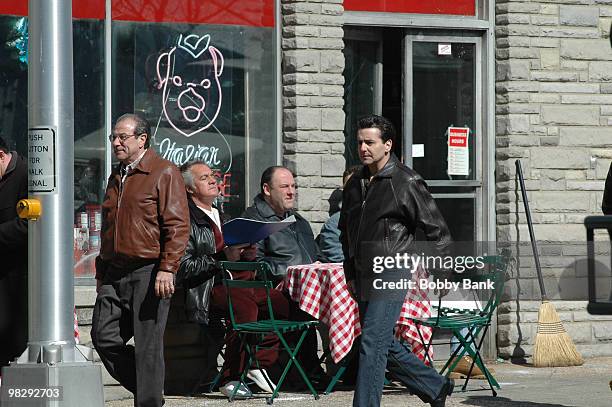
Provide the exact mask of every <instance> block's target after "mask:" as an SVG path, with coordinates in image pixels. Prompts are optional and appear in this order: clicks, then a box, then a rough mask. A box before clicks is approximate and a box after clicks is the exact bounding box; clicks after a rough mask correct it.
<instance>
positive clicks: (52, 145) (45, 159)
mask: <svg viewBox="0 0 612 407" xmlns="http://www.w3.org/2000/svg"><path fill="white" fill-rule="evenodd" d="M56 142H57V140H56V131H55V128H53V127H33V128H30V129H29V130H28V174H29V176H28V190H29V192H31V193H39V194H40V193H43V194H44V193H46V194H49V193H53V192H55V190H56V188H57V166H56V162H55V157H56Z"/></svg>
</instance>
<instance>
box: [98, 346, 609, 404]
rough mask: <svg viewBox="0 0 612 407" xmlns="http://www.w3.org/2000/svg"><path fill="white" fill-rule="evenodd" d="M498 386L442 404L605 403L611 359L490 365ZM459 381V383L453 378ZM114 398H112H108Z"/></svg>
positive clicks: (341, 395)
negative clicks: (569, 364) (542, 365)
mask: <svg viewBox="0 0 612 407" xmlns="http://www.w3.org/2000/svg"><path fill="white" fill-rule="evenodd" d="M491 367H493V368H494V369H495V371H496V377H497V379H498V381H499V382H500V384H501V386H502V389H501V390H499V391H498V394H497V397H493V396H492V395H491V391H490V390H488V388H486V387H485V386H486V382H484V381H481V380H475V381H470V384H469V386H468V391H467V392H465V393H462V392H461V391H460V388H459V387H456V388H455V393H453V396H452V397H451V398H449V399H448V400H447V402H446V405H447V406H448V407H458V406H485V407H489V406H490V407H564V406H567V407H569V406H572V407H610V406H612V391H611V390H610V387H609V381H610V380H612V357H600V358H592V359H587V360H586V362H585V364H584V365H583V366H578V367H563V368H534V367H531V366H530V365H513V364H510V363H492V364H491ZM457 383H458V384H459V383H461V384H462V383H463V381H462V380H461V381H458V382H457ZM105 396H106V400H109V401H107V402H106V406H107V407H128V406H132V405H133V404H132V403H133V401H132V400H131V399H117V398H121V397H130V396H131V394H130V393H128V392H127V391H125V390H123V389H119V388H117V387H110V386H107V387H106V388H105ZM352 397H353V392H352V391H336V392H334V393H332V394H330V395H328V396H324V395H322V396H321V398H320V399H319V400H318V401H315V400H314V399H313V398H312V396H310V395H307V394H297V393H281V396H279V398H277V399H276V400H274V404H273V405H279V406H291V407H301V406H319V407H321V406H324V407H327V406H330V407H347V406H350V405H351V402H352ZM111 399H114V400H111ZM217 405H218V406H227V405H228V402H227V398H225V397H224V396H223V395H222V394H221V393H213V394H209V395H202V396H199V397H191V398H190V397H167V398H166V405H165V406H166V407H179V406H181V407H183V406H185V407H191V406H193V407H195V406H217ZM232 405H234V406H236V407H240V406H261V407H263V406H266V401H265V399H258V400H244V401H235V402H234V403H233V404H232ZM382 405H383V406H386V407H396V406H407V407H412V406H415V407H417V406H428V404H424V403H422V402H421V401H420V400H419V399H418V398H417V397H415V396H412V395H410V394H408V393H407V392H405V391H404V390H403V388H402V387H399V386H398V385H395V386H389V387H386V388H385V391H384V395H383V399H382Z"/></svg>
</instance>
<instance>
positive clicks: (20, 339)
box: [0, 266, 28, 368]
mask: <svg viewBox="0 0 612 407" xmlns="http://www.w3.org/2000/svg"><path fill="white" fill-rule="evenodd" d="M0 267H1V266H0ZM27 276H28V270H27V267H24V268H20V269H16V270H10V271H9V272H7V273H5V274H2V273H0V368H1V367H2V366H8V364H9V362H12V361H13V360H15V359H16V358H18V357H19V356H21V354H22V353H23V352H24V351H25V348H26V345H27V342H28V278H27Z"/></svg>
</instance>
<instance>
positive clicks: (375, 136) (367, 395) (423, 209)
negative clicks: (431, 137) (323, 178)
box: [339, 116, 454, 407]
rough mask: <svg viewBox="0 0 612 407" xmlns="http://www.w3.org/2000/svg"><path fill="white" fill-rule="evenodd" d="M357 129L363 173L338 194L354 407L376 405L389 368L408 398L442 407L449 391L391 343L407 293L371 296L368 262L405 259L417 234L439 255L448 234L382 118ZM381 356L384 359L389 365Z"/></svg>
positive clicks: (371, 275) (446, 383)
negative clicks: (356, 336)
mask: <svg viewBox="0 0 612 407" xmlns="http://www.w3.org/2000/svg"><path fill="white" fill-rule="evenodd" d="M357 129H358V130H357V142H358V148H359V158H360V160H361V162H362V164H364V166H363V168H362V170H361V171H360V172H357V173H356V174H355V175H353V177H351V179H350V180H349V181H348V183H347V185H346V186H345V188H344V193H343V200H342V212H341V215H340V222H339V226H340V230H341V242H342V247H343V251H344V257H345V260H344V270H345V273H346V278H347V281H348V282H349V287H352V288H353V289H356V294H357V296H358V298H359V299H360V304H359V314H360V316H361V327H362V334H361V346H360V351H359V372H358V375H357V385H356V388H355V395H354V398H353V406H355V407H365V406H367V407H371V406H378V405H380V400H381V397H382V389H383V383H384V377H385V368H388V369H389V370H390V371H391V372H392V373H393V374H394V376H395V377H396V378H398V379H400V380H401V381H402V382H403V383H404V384H405V385H406V387H408V389H410V391H411V392H412V393H413V394H416V395H417V396H419V397H420V398H421V399H422V400H423V401H425V402H429V403H431V405H432V406H434V407H443V406H444V404H445V401H446V397H447V396H448V395H450V393H451V392H452V388H453V385H454V383H453V381H452V380H451V379H446V378H445V377H443V376H440V375H439V374H438V373H437V372H436V371H435V370H434V369H432V368H430V367H427V366H425V364H423V362H422V361H421V360H420V359H418V358H417V357H416V356H415V355H414V354H413V353H411V352H409V351H407V350H406V348H405V347H403V346H402V345H400V344H399V342H398V341H397V340H396V339H395V337H394V334H393V328H394V326H395V323H396V321H397V319H398V317H399V315H400V311H401V308H402V304H403V300H404V297H405V295H406V290H376V289H375V288H374V287H373V285H372V281H373V278H374V271H373V263H372V260H373V257H374V256H394V255H395V254H396V253H410V251H409V250H410V249H411V247H412V246H413V243H414V237H415V231H416V230H417V229H421V230H422V231H423V232H424V233H425V236H426V238H427V240H428V241H430V242H433V244H434V247H435V249H436V251H437V252H438V254H440V255H445V254H447V250H448V248H449V245H450V244H451V239H450V233H449V231H448V227H447V226H446V223H445V222H444V219H443V218H442V215H441V214H440V212H439V210H438V208H437V207H436V204H435V203H434V201H433V198H432V196H431V195H430V193H429V192H428V191H427V187H426V184H425V182H424V181H423V179H422V178H421V176H420V175H419V174H417V173H416V172H415V171H413V170H412V169H410V168H408V167H406V166H404V165H403V164H401V163H400V162H399V161H398V159H397V158H396V157H395V156H394V155H393V153H392V147H393V141H394V137H395V130H394V129H393V125H392V124H391V123H390V122H389V121H388V120H387V119H386V118H384V117H381V116H369V117H365V118H363V119H361V120H359V123H358V125H357ZM396 274H397V275H401V273H399V270H389V271H388V274H387V276H388V277H389V276H391V277H389V278H391V279H393V278H396ZM377 275H378V276H383V278H384V275H383V274H377ZM380 355H388V360H387V357H381V356H380ZM388 362H389V363H388Z"/></svg>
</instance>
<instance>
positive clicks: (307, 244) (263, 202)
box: [242, 166, 319, 280]
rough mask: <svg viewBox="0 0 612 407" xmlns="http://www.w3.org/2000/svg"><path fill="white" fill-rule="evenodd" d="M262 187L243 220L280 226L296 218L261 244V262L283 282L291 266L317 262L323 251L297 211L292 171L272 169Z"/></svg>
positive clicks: (276, 167) (258, 257)
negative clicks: (293, 217)
mask: <svg viewBox="0 0 612 407" xmlns="http://www.w3.org/2000/svg"><path fill="white" fill-rule="evenodd" d="M260 186H261V192H260V194H259V195H257V196H256V197H255V200H254V202H253V206H250V207H248V208H247V209H246V211H245V212H244V214H243V215H242V216H243V217H245V218H249V219H256V220H261V221H265V222H278V221H281V220H283V219H286V218H287V217H289V216H291V215H293V216H295V223H294V224H292V225H291V226H289V227H287V228H285V229H283V230H280V231H278V232H276V233H274V234H272V235H270V236H269V237H267V238H266V239H264V240H262V241H260V242H258V243H257V260H263V261H265V262H266V263H268V264H269V265H270V267H271V269H272V273H273V274H274V277H275V278H276V280H281V279H282V278H283V277H284V276H285V275H286V274H287V267H288V266H294V265H297V264H310V263H314V262H315V261H317V259H318V257H319V248H318V246H317V244H316V242H315V240H314V235H313V233H312V228H311V227H310V224H309V223H308V221H307V220H306V219H304V218H303V217H302V216H301V215H300V214H299V213H297V211H296V210H295V209H294V205H295V197H296V190H295V180H294V178H293V174H292V173H291V171H289V169H287V168H285V167H281V166H273V167H269V168H267V169H266V170H265V171H264V172H263V174H262V175H261V185H260Z"/></svg>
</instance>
